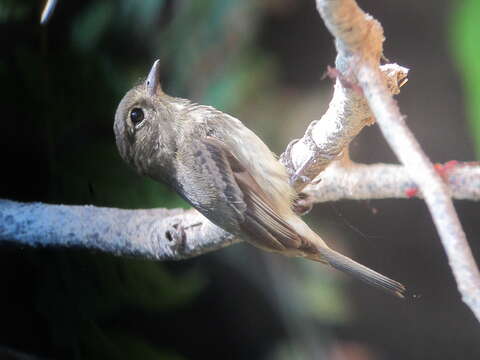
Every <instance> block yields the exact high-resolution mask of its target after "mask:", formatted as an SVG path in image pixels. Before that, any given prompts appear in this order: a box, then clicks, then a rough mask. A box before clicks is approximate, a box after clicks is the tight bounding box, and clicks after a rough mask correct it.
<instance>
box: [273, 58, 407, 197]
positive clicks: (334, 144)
mask: <svg viewBox="0 0 480 360" xmlns="http://www.w3.org/2000/svg"><path fill="white" fill-rule="evenodd" d="M345 63H346V60H345V59H344V56H343V55H340V54H339V55H338V56H337V59H336V66H337V69H338V68H342V67H344V64H345ZM380 69H381V72H382V74H383V75H382V76H383V77H384V79H385V81H386V82H387V84H388V86H389V90H390V91H391V93H392V94H398V93H399V92H400V87H401V86H402V85H403V84H405V83H406V82H407V74H408V69H407V68H404V67H402V66H399V65H397V64H387V65H383V66H381V67H380ZM332 76H335V74H332ZM336 78H337V80H336V82H335V89H334V92H333V98H332V100H331V101H330V104H329V106H328V110H327V111H326V113H325V114H324V115H323V116H322V118H321V119H320V120H315V121H313V122H312V123H311V124H310V126H309V127H308V129H307V131H306V132H305V135H304V136H303V137H302V138H301V139H296V140H293V141H292V142H290V144H289V145H288V146H287V149H286V150H285V152H284V153H283V154H282V156H281V157H280V160H281V161H282V162H283V164H284V165H285V166H286V168H287V170H288V171H289V174H290V179H291V181H290V182H291V184H292V186H293V187H294V188H295V190H297V192H300V191H301V190H302V189H303V188H304V187H305V186H307V185H308V184H310V183H311V182H312V180H313V179H315V178H316V177H317V176H318V175H319V174H320V172H322V171H323V170H324V169H325V168H326V167H327V166H328V165H329V164H330V163H331V162H332V161H334V160H337V159H339V158H340V157H341V156H342V154H343V152H344V150H345V149H347V146H348V145H349V144H350V142H351V141H352V140H353V138H354V137H355V136H357V135H358V133H359V132H360V131H361V130H362V129H363V128H364V127H365V126H367V125H371V124H373V123H374V121H373V118H372V117H373V115H372V113H371V111H370V108H369V107H368V104H367V102H366V100H365V98H364V97H363V95H362V93H361V92H360V91H358V89H357V88H355V87H352V86H351V83H350V82H349V81H348V80H346V79H345V78H344V77H343V76H336Z"/></svg>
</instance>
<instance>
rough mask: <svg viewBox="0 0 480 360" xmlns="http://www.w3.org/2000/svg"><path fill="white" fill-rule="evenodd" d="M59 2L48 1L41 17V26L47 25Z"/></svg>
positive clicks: (55, 0)
mask: <svg viewBox="0 0 480 360" xmlns="http://www.w3.org/2000/svg"><path fill="white" fill-rule="evenodd" d="M56 5H57V0H47V3H46V4H45V7H44V8H43V11H42V15H41V16H40V24H42V25H46V24H47V23H48V21H49V20H50V18H51V17H52V15H53V12H54V10H55V6H56Z"/></svg>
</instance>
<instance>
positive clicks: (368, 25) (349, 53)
mask: <svg viewBox="0 0 480 360" xmlns="http://www.w3.org/2000/svg"><path fill="white" fill-rule="evenodd" d="M317 8H318V11H319V13H320V15H321V16H322V18H323V20H324V22H325V24H326V26H327V28H328V29H329V30H330V32H331V33H332V34H333V36H334V37H335V43H336V47H337V51H338V53H339V54H345V58H348V59H349V61H348V64H346V70H347V74H346V76H347V77H348V78H349V79H351V80H350V81H352V82H353V83H355V84H356V83H357V81H358V86H360V87H361V89H362V90H363V93H364V95H365V98H366V99H367V101H368V104H369V106H370V109H371V110H372V113H373V114H374V115H375V118H376V119H377V122H378V124H379V126H380V129H381V130H382V133H383V135H384V136H385V139H386V140H387V142H388V143H389V145H390V146H391V148H392V149H393V151H394V152H395V154H396V155H397V157H398V158H399V159H400V161H401V162H402V163H403V164H404V166H405V169H406V171H407V172H408V173H409V174H410V176H411V177H412V179H413V180H414V181H415V183H416V184H418V186H419V188H420V190H421V191H422V193H423V196H424V198H425V201H426V203H427V206H428V208H429V210H430V213H431V214H432V217H433V221H434V223H435V226H436V228H437V231H438V232H439V235H440V239H441V240H442V244H443V247H444V249H445V251H446V253H447V256H448V259H449V263H450V267H451V268H452V271H453V274H454V276H455V279H456V281H457V285H458V289H459V291H460V293H461V294H462V299H463V301H464V302H465V303H466V304H467V305H468V306H469V307H470V309H471V310H472V311H473V313H474V314H475V316H476V317H477V319H478V320H480V273H479V271H478V268H477V265H476V263H475V260H474V258H473V255H472V252H471V250H470V247H469V245H468V242H467V239H466V236H465V233H464V232H463V229H462V226H461V224H460V221H459V219H458V216H457V213H456V211H455V208H454V207H453V203H452V200H451V198H450V192H449V189H448V187H447V185H446V184H445V183H444V182H443V181H442V179H441V177H440V176H439V174H438V173H437V172H436V171H435V168H434V166H433V165H432V163H431V162H430V160H429V159H428V157H427V156H426V155H425V154H424V153H423V151H422V149H421V147H420V145H419V144H418V142H417V141H416V139H415V138H414V136H413V134H412V133H411V132H410V130H409V129H408V127H407V126H406V124H405V121H404V118H403V116H402V115H401V114H400V110H399V109H398V106H397V104H396V102H395V101H394V100H393V98H392V96H391V94H390V92H389V91H388V88H387V85H386V83H385V80H384V78H383V76H382V73H381V72H380V71H379V70H378V65H379V62H380V57H381V56H382V52H383V41H384V37H383V29H382V27H381V25H380V23H379V22H378V21H376V20H375V19H373V18H372V17H371V16H369V15H367V14H365V13H364V12H363V11H362V10H361V9H360V8H359V7H358V5H357V4H356V2H355V1H354V0H317Z"/></svg>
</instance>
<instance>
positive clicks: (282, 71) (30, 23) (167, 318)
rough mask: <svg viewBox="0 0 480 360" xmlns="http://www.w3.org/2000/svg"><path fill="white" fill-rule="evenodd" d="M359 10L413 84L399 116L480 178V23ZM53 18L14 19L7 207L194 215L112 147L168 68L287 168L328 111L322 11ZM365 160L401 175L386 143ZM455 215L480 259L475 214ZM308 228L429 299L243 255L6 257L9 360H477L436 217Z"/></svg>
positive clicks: (161, 8) (417, 11)
mask: <svg viewBox="0 0 480 360" xmlns="http://www.w3.org/2000/svg"><path fill="white" fill-rule="evenodd" d="M359 3H360V6H362V7H363V8H364V9H365V10H367V11H368V12H370V13H371V14H373V15H374V16H375V17H376V18H377V19H379V20H380V21H381V23H382V24H383V26H384V30H385V34H386V43H385V55H386V57H387V58H388V59H390V60H391V61H395V62H398V63H399V64H401V65H403V66H407V67H409V68H410V69H411V73H410V75H409V82H408V84H407V85H406V86H405V87H404V88H403V89H402V93H401V94H400V95H399V96H398V98H397V99H398V101H399V104H400V106H401V109H402V112H403V113H404V114H406V115H407V122H408V125H409V126H410V128H411V129H412V130H413V132H414V133H415V135H416V136H417V139H418V140H419V141H420V143H421V144H422V146H423V148H424V150H425V151H426V153H427V154H428V155H429V156H430V157H431V158H432V159H433V160H434V161H438V162H445V161H447V160H451V159H456V160H474V159H475V158H476V156H475V153H474V148H475V147H476V144H477V143H478V141H475V139H476V137H477V133H476V130H475V129H476V126H477V122H476V121H475V117H474V116H470V118H471V121H470V122H468V121H467V114H470V115H475V110H474V108H473V107H472V105H471V104H472V103H474V101H473V100H472V99H474V90H475V89H474V86H471V83H472V82H471V81H470V80H469V79H470V78H469V76H468V75H469V74H468V73H466V66H465V61H464V59H465V58H466V56H465V55H464V54H463V53H462V51H463V50H464V48H465V47H462V46H461V44H463V43H462V42H461V41H459V39H463V38H464V37H465V36H467V35H465V33H462V31H463V30H462V29H463V28H462V24H464V23H463V22H462V21H463V17H462V16H463V15H462V14H465V11H463V13H462V12H461V11H460V10H458V9H457V8H456V7H455V6H457V5H455V6H454V3H453V2H452V3H450V2H447V1H433V0H432V1H413V0H407V1H401V2H400V1H393V0H386V1H382V2H378V1H372V0H362V1H360V2H359ZM469 3H470V4H471V3H472V2H468V1H466V2H465V3H464V4H467V5H468V4H469ZM467 5H465V6H467ZM42 6H43V2H41V1H36V2H34V1H27V0H9V1H7V0H1V1H0V41H1V45H2V50H1V55H0V78H1V80H2V86H1V88H0V99H1V102H2V115H1V120H2V121H0V134H1V150H2V154H3V156H2V160H3V161H2V171H1V175H2V176H1V187H0V197H1V198H8V199H13V200H17V201H42V202H48V203H63V204H93V205H97V206H110V207H125V208H146V207H178V206H185V204H184V203H182V202H181V200H179V198H178V197H177V196H176V195H175V194H173V193H171V192H170V191H169V190H168V189H166V188H165V187H163V186H162V185H159V184H157V183H153V182H151V181H149V180H146V179H142V178H140V177H138V176H137V175H136V174H134V173H133V172H131V171H130V170H129V169H128V168H127V166H126V165H125V164H124V163H123V162H122V161H121V160H120V158H119V156H118V154H117V151H116V149H115V144H114V138H113V131H112V125H113V114H114V111H115V108H116V105H117V103H118V102H119V100H120V99H121V97H122V96H123V94H124V93H125V92H126V91H127V90H128V89H129V88H130V87H131V86H133V85H134V84H136V83H138V82H139V81H140V80H141V79H142V77H144V76H145V75H146V74H147V71H148V69H149V67H150V66H151V63H152V62H153V60H154V59H155V58H157V57H159V58H160V59H161V64H162V79H163V88H164V89H165V90H166V91H167V92H168V93H170V94H172V95H175V96H180V97H188V98H191V99H193V100H195V101H197V102H200V103H205V104H209V105H213V106H216V107H218V108H219V109H221V110H224V111H227V112H229V113H231V114H232V115H234V116H236V117H238V118H240V119H241V120H242V121H244V122H245V123H246V124H247V125H248V126H249V127H251V128H252V129H254V130H255V131H256V132H258V133H259V134H260V135H261V137H262V138H263V139H264V140H265V141H266V143H267V144H269V146H271V148H272V149H273V150H275V151H276V152H277V153H280V152H282V150H283V149H284V148H285V146H286V144H287V143H288V142H289V141H290V140H291V139H292V138H295V137H300V136H301V135H302V134H303V132H304V130H305V128H306V126H307V124H308V123H309V122H310V121H311V120H313V119H318V118H319V117H320V116H321V114H322V113H323V112H324V111H325V110H326V107H327V105H328V101H329V99H330V97H331V93H332V89H333V84H332V82H331V81H330V80H322V75H323V73H324V72H325V70H326V67H327V65H333V63H334V58H335V50H334V47H333V42H332V39H331V36H330V35H329V33H328V32H327V30H326V29H325V27H324V25H323V23H322V22H321V20H320V18H319V16H318V14H317V12H316V9H315V4H314V1H313V0H309V1H293V0H263V1H253V0H251V1H250V0H249V1H225V0H208V1H198V2H197V1H160V0H148V1H142V2H138V1H134V0H121V1H113V0H112V1H107V0H104V1H101V0H97V1H94V0H91V1H82V2H78V1H60V2H59V4H58V8H57V9H56V11H55V13H54V15H53V17H52V20H51V21H50V23H49V24H48V25H47V26H46V27H42V26H40V25H39V24H38V20H39V14H40V12H41V8H42ZM467 13H468V12H467ZM452 19H453V20H452ZM477 39H478V38H477ZM459 44H460V45H459ZM462 49H463V50H462ZM455 59H456V60H455ZM469 81H470V82H469ZM469 84H470V85H469ZM472 94H473V95H472ZM351 156H352V158H353V159H355V160H357V161H361V162H365V163H375V162H396V159H395V157H394V155H393V154H392V152H391V151H390V150H389V149H388V147H387V145H386V144H385V142H384V140H383V138H382V137H381V134H380V132H379V130H378V128H377V127H376V126H374V127H371V128H368V129H365V130H364V131H363V132H362V133H361V134H360V136H359V137H358V138H357V139H356V140H355V141H354V142H353V144H352V146H351ZM456 207H457V210H458V212H459V215H460V218H461V221H462V223H463V225H464V229H465V231H466V233H467V237H468V238H469V239H470V241H471V245H472V247H473V250H474V252H475V254H476V256H477V258H478V256H479V254H478V252H479V246H478V244H477V243H476V240H477V236H476V234H477V233H478V231H479V230H480V228H479V227H480V224H479V222H478V216H477V214H478V211H479V210H478V209H479V208H478V204H476V203H474V202H468V201H463V202H456ZM306 221H307V222H308V223H309V224H311V225H312V227H314V228H315V229H316V230H317V231H318V232H319V233H320V234H321V235H322V237H323V238H325V239H327V242H329V243H330V244H332V246H334V247H336V248H338V249H342V251H343V252H344V253H346V254H348V255H350V256H354V257H355V258H356V259H358V260H359V261H361V262H362V263H364V264H366V265H368V266H371V267H372V268H374V269H376V270H378V271H380V272H382V273H384V274H387V275H388V276H391V277H392V278H394V279H397V280H399V281H401V282H403V283H404V284H406V285H407V287H408V288H409V289H411V290H412V292H413V293H415V294H416V297H415V298H412V299H408V300H406V301H400V300H397V299H394V298H392V297H389V296H388V295H385V294H383V293H381V292H379V291H377V290H375V289H372V288H370V287H368V286H365V285H363V284H361V283H359V282H356V281H354V280H352V279H350V278H347V277H343V276H342V275H341V274H338V273H336V272H334V271H331V270H329V269H326V268H325V267H322V266H320V265H318V264H311V263H308V262H306V261H303V260H298V259H284V258H281V257H278V256H275V255H271V254H266V253H263V252H261V251H259V250H257V249H253V248H251V247H249V246H248V245H246V244H239V245H235V246H232V247H230V248H228V249H224V250H222V251H218V252H216V253H214V254H208V255H203V256H201V257H199V258H196V259H191V260H188V261H182V262H177V263H159V262H154V261H146V260H142V259H133V258H129V259H125V258H118V257H114V256H111V255H108V254H102V253H94V252H91V251H82V250H71V249H29V248H24V247H21V248H19V247H17V246H15V245H12V244H7V245H6V244H3V245H2V246H0V287H1V291H0V295H1V296H0V319H1V321H0V358H6V356H7V355H6V354H7V352H10V353H11V351H10V350H11V349H14V350H15V351H21V352H24V353H28V354H31V355H34V356H38V357H40V358H46V359H133V358H138V359H202V358H210V359H217V358H219V359H281V360H282V359H299V360H300V359H331V360H343V359H349V360H367V359H368V360H373V359H398V360H400V359H436V360H438V359H454V358H455V359H478V358H480V342H479V341H478V339H479V335H480V328H479V325H478V323H477V322H476V321H475V319H474V317H473V315H472V314H471V312H470V311H469V310H468V309H467V308H466V306H465V305H463V303H462V302H461V299H460V295H459V294H458V291H457V290H456V285H455V283H454V280H453V277H452V275H451V272H450V269H449V267H448V263H447V259H446V257H445V255H444V252H443V249H442V247H441V244H440V241H439V239H438V236H437V234H436V231H435V229H434V226H433V224H432V222H431V219H430V215H429V213H428V211H427V209H426V207H425V205H424V203H423V202H422V201H420V200H408V201H406V200H381V201H380V200H375V201H358V202H353V201H340V202H336V203H325V204H318V205H317V206H315V208H314V210H313V211H312V212H311V213H310V214H309V215H308V216H307V217H306ZM9 349H10V350H9ZM11 356H12V358H20V357H18V356H16V357H15V355H11Z"/></svg>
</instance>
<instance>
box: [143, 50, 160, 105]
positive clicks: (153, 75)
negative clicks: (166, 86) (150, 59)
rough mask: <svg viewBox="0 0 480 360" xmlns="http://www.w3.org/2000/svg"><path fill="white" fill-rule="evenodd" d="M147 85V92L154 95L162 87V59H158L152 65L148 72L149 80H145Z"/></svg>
mask: <svg viewBox="0 0 480 360" xmlns="http://www.w3.org/2000/svg"><path fill="white" fill-rule="evenodd" d="M145 86H146V87H147V93H148V95H150V96H154V95H155V94H156V93H157V90H158V89H159V88H160V60H159V59H157V60H155V62H154V63H153V65H152V68H151V69H150V72H149V73H148V77H147V80H146V81H145Z"/></svg>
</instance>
